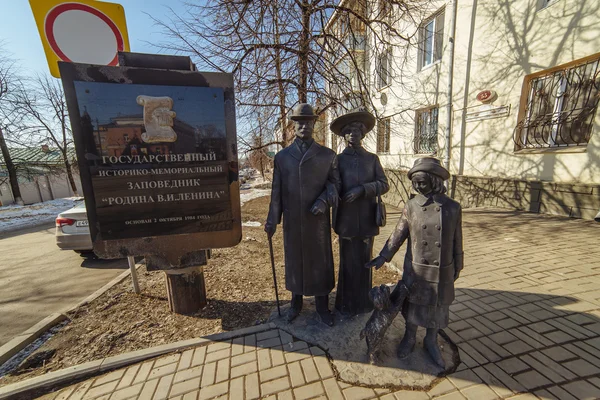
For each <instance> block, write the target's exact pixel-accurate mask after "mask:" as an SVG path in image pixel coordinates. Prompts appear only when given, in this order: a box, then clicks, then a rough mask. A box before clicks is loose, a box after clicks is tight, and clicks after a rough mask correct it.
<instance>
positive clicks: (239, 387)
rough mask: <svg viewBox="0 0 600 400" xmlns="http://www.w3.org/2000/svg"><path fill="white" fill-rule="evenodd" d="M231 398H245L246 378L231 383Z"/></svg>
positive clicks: (232, 399)
mask: <svg viewBox="0 0 600 400" xmlns="http://www.w3.org/2000/svg"><path fill="white" fill-rule="evenodd" d="M229 398H230V399H231V400H236V399H240V400H242V399H243V398H244V377H243V376H240V377H239V378H234V379H232V380H231V381H230V382H229Z"/></svg>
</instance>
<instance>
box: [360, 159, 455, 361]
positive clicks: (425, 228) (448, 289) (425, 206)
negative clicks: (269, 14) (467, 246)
mask: <svg viewBox="0 0 600 400" xmlns="http://www.w3.org/2000/svg"><path fill="white" fill-rule="evenodd" d="M449 177H450V173H449V172H448V171H447V170H446V169H445V168H444V167H443V166H442V165H441V164H440V161H439V160H438V159H436V158H433V157H424V158H419V159H417V160H416V161H415V163H414V166H413V167H412V168H411V169H410V170H409V171H408V178H409V179H410V180H411V181H412V185H413V188H414V189H415V191H416V192H417V195H416V196H415V197H414V198H412V199H410V200H408V201H407V202H406V205H405V206H404V210H403V212H402V217H401V218H400V220H399V221H398V224H397V225H396V228H395V229H394V232H393V233H392V234H391V236H390V237H389V239H388V240H387V242H386V244H385V246H384V248H383V250H381V253H380V254H379V256H378V257H376V258H375V259H374V260H372V261H371V262H370V263H368V264H367V265H366V267H368V268H370V267H376V268H380V267H381V266H382V265H383V264H384V263H385V262H386V261H390V260H391V259H392V257H393V256H394V254H396V252H397V251H398V249H399V248H400V246H401V245H402V243H404V241H405V240H407V239H408V246H407V249H406V256H405V257H404V270H403V273H402V281H403V282H404V283H405V284H406V286H407V287H408V288H409V295H408V299H407V302H405V303H404V307H403V309H402V315H403V316H404V318H405V320H406V332H405V333H404V337H403V338H402V341H401V342H400V346H399V348H398V357H399V358H405V357H407V356H408V355H409V354H410V353H411V352H412V351H413V349H414V347H415V343H416V334H417V327H418V326H422V327H425V328H426V329H427V334H426V335H425V340H424V342H423V344H424V347H425V348H426V350H427V351H428V352H429V355H430V356H431V358H432V359H433V360H434V361H435V363H436V364H438V365H439V366H440V367H444V360H443V358H442V353H441V351H440V348H439V346H438V342H437V333H438V330H439V329H442V328H445V327H446V326H448V316H449V307H450V304H452V302H453V301H454V281H455V280H456V279H458V275H459V274H460V271H461V270H462V268H463V245H462V222H461V221H462V210H461V207H460V204H458V203H457V202H456V201H454V200H453V199H451V198H450V197H448V196H446V195H445V194H444V193H445V192H446V188H445V187H444V181H445V180H447V179H448V178H449Z"/></svg>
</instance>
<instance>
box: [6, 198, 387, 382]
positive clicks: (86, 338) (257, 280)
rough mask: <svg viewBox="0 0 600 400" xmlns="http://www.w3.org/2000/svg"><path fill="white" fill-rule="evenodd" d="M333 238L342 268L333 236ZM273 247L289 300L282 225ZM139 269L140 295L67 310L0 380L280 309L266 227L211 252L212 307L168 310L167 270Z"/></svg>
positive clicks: (118, 292)
mask: <svg viewBox="0 0 600 400" xmlns="http://www.w3.org/2000/svg"><path fill="white" fill-rule="evenodd" d="M267 210H268V197H261V198H257V199H254V200H250V201H248V202H247V203H246V204H244V206H243V207H242V215H243V218H242V219H243V221H244V222H246V221H260V222H263V221H264V219H265V216H266V215H267ZM333 238H334V246H333V249H334V258H335V265H336V266H337V264H338V259H339V254H338V246H337V237H336V236H335V234H334V235H333ZM273 247H274V251H275V263H276V264H275V266H276V269H277V277H278V282H277V283H278V288H279V296H280V300H281V302H282V304H285V303H287V302H288V301H289V300H290V293H289V292H288V291H286V290H285V284H284V266H283V236H282V234H281V229H278V231H277V233H276V234H275V236H274V237H273ZM138 272H139V273H138V275H139V281H140V288H141V291H142V293H141V294H140V295H136V294H135V293H134V292H133V289H132V287H131V281H130V280H129V279H126V280H124V281H123V282H122V283H120V284H118V285H116V286H114V287H113V288H111V289H110V290H109V291H107V292H106V293H105V294H103V295H102V296H100V297H99V298H98V299H96V300H94V301H93V302H92V303H89V304H86V305H84V306H82V307H80V308H78V309H77V310H75V311H74V312H72V313H70V314H69V315H68V317H69V319H70V322H69V323H68V324H67V325H66V326H65V327H64V328H62V329H61V330H60V331H58V333H57V334H56V335H54V336H53V337H52V338H50V340H48V341H47V342H46V343H44V344H43V345H42V346H41V347H40V348H39V349H38V350H36V352H34V353H33V354H32V355H31V356H30V357H29V358H28V359H29V360H31V359H32V358H34V359H35V360H36V361H35V362H33V363H31V362H30V363H29V364H30V365H29V366H27V367H26V368H21V369H18V370H16V371H13V372H12V373H11V374H9V375H7V376H4V377H3V378H0V385H6V384H9V383H13V382H16V381H20V380H24V379H28V378H32V377H34V376H38V375H41V374H44V373H46V372H50V371H55V370H59V369H62V368H66V367H70V366H73V365H77V364H81V363H84V362H87V361H92V360H97V359H101V358H104V357H107V356H113V355H117V354H121V353H126V352H129V351H134V350H140V349H144V348H148V347H152V346H157V345H161V344H164V343H170V342H175V341H179V340H185V339H190V338H194V337H199V336H205V335H209V334H212V333H218V332H223V331H230V330H234V329H239V328H244V327H247V326H252V325H256V324H260V323H263V322H265V321H266V319H267V318H268V317H269V315H270V313H271V312H272V310H273V309H274V307H275V295H274V291H273V277H272V274H271V266H270V257H269V248H268V242H267V238H266V234H265V233H264V231H263V230H262V227H256V228H255V227H244V228H243V235H242V242H241V243H240V244H239V245H238V246H236V247H232V248H226V249H215V250H213V252H212V258H211V260H210V261H209V263H208V265H207V266H206V267H205V279H206V290H207V297H208V305H207V306H206V307H205V308H204V309H202V310H200V311H199V312H198V313H196V314H194V315H191V316H185V315H179V314H174V313H172V312H170V311H169V304H168V301H167V297H166V288H165V284H164V273H163V272H160V271H158V272H147V271H146V270H145V268H144V267H142V269H140V270H138ZM336 274H337V270H336ZM397 279H398V276H397V274H396V273H395V272H393V271H391V270H388V269H387V268H385V267H384V268H382V269H380V270H379V271H373V285H379V284H382V283H391V282H395V281H397ZM26 361H27V360H26ZM31 364H32V365H31ZM22 365H23V364H22Z"/></svg>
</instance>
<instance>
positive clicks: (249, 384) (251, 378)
mask: <svg viewBox="0 0 600 400" xmlns="http://www.w3.org/2000/svg"><path fill="white" fill-rule="evenodd" d="M244 386H245V388H246V399H247V400H252V399H258V398H259V397H260V386H259V385H258V373H256V372H254V373H252V374H249V375H246V377H245V378H244Z"/></svg>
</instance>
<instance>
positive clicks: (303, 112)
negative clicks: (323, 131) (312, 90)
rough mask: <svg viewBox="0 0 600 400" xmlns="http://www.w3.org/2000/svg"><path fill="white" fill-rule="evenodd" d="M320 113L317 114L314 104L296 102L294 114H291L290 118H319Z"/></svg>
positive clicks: (295, 119)
mask: <svg viewBox="0 0 600 400" xmlns="http://www.w3.org/2000/svg"><path fill="white" fill-rule="evenodd" d="M317 118H319V116H318V115H316V114H315V111H314V110H313V108H312V106H311V105H310V104H306V103H300V104H296V105H295V106H294V108H293V109H292V115H290V119H291V120H294V121H297V120H299V119H317Z"/></svg>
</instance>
